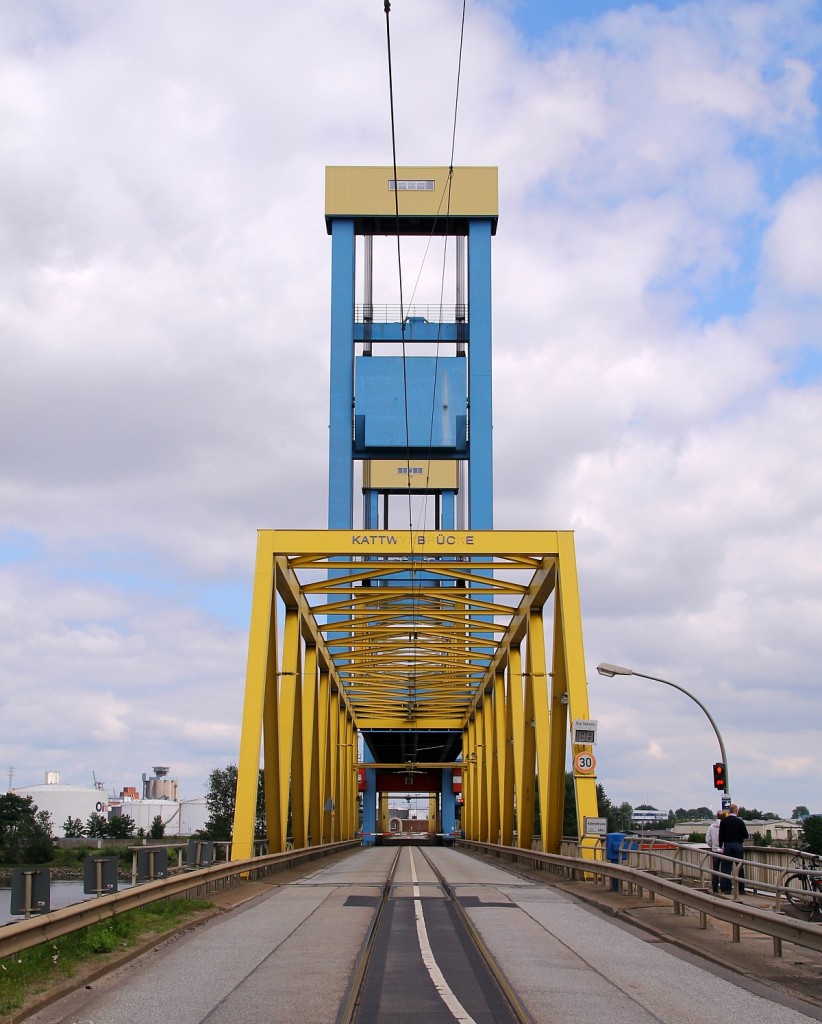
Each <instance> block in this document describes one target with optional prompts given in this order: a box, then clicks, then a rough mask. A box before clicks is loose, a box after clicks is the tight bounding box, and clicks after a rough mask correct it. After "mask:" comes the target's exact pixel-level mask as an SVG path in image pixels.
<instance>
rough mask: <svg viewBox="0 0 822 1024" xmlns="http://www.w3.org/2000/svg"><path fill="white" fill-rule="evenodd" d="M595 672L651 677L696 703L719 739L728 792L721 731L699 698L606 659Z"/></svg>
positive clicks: (656, 679)
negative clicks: (609, 662)
mask: <svg viewBox="0 0 822 1024" xmlns="http://www.w3.org/2000/svg"><path fill="white" fill-rule="evenodd" d="M597 672H599V674H600V675H601V676H608V677H609V678H612V677H613V676H639V678H640V679H653V681H654V682H655V683H664V684H665V685H666V686H673V688H674V689H675V690H679V692H680V693H684V694H685V696H686V697H690V698H691V700H692V701H693V702H694V704H698V705H699V706H700V707H701V708H702V710H703V711H704V712H705V717H706V718H707V719H708V721H709V722H710V723H711V725H712V726H713V730H714V732H715V733H716V738H717V739H718V740H719V751H720V755H721V758H722V763H723V764H724V765H725V790H724V791H725V793H726V794H727V793H729V792H730V790H729V788H728V755H727V754H726V753H725V744H724V743H723V741H722V733H721V732H720V731H719V726H718V725H717V724H716V722H715V721H714V720H713V716H712V715H711V713H710V711H709V710H708V709H707V708H706V707H705V705H704V704H703V703H702V701H701V700H699V699H698V698H697V697H694V695H693V694H692V693H691V692H690V691H689V690H686V689H685V687H684V686H680V685H679V684H678V683H672V682H671V680H670V679H660V677H659V676H648V675H645V673H644V672H635V671H634V669H632V668H623V667H622V665H609V664H608V662H607V661H603V662H602V664H601V665H597Z"/></svg>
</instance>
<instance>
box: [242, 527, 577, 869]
mask: <svg viewBox="0 0 822 1024" xmlns="http://www.w3.org/2000/svg"><path fill="white" fill-rule="evenodd" d="M549 613H550V614H552V628H551V631H550V633H549V636H550V637H551V639H552V648H551V667H550V669H549V667H548V659H547V656H546V647H545V632H546V631H545V626H544V617H545V616H546V615H547V614H549ZM588 717H589V710H588V691H587V683H586V678H585V661H584V655H583V648H582V627H581V621H580V609H579V594H578V587H577V576H576V561H575V555H574V543H573V535H572V534H571V533H569V532H562V531H551V532H549V531H523V532H497V531H476V532H470V531H460V532H453V531H446V532H423V533H414V532H394V531H371V532H367V533H364V532H358V531H343V530H323V531H297V530H283V531H273V530H262V531H260V533H259V536H258V544H257V564H256V571H255V581H254V593H253V601H252V611H251V630H250V637H249V650H248V670H247V675H246V689H245V702H244V709H243V720H242V734H241V743H240V757H239V765H238V781H237V802H236V810H235V818H234V842H233V847H232V857H233V858H234V859H242V858H245V857H248V856H251V852H252V849H253V841H254V824H255V809H256V792H257V772H258V767H259V763H260V748H261V742H262V749H263V759H264V767H265V798H266V834H267V837H268V840H269V848H270V849H271V850H272V851H276V850H283V849H285V847H286V842H287V841H288V839H289V838H290V839H291V840H292V841H293V843H294V845H295V846H296V847H302V846H306V845H309V844H317V843H321V842H328V841H331V840H341V839H347V838H351V837H352V836H353V835H354V834H355V832H356V829H357V788H356V768H357V762H358V758H357V732H358V730H387V729H393V730H396V729H413V730H418V729H431V730H454V731H456V732H459V731H460V730H461V731H462V735H463V752H462V760H463V767H462V771H463V775H462V778H463V797H464V810H463V828H464V830H465V832H466V834H467V836H468V837H469V838H474V839H479V840H484V841H487V842H501V843H503V844H506V845H510V844H516V845H518V846H521V847H530V846H531V843H532V839H533V834H534V813H535V798H536V793H537V791H538V793H539V801H538V809H539V812H540V819H541V823H542V827H541V837H542V838H541V845H542V848H543V849H544V850H547V851H557V850H558V849H559V842H560V838H561V835H562V817H563V802H564V781H565V765H566V754H567V737H568V734H569V728H568V726H569V718H570V719H571V720H573V719H587V718H588ZM586 750H587V751H590V747H585V746H576V747H574V753H580V752H583V751H586ZM574 782H575V791H576V804H577V818H578V826H579V829H580V835H582V834H583V823H584V819H585V818H586V817H596V815H597V804H596V792H595V790H596V782H595V777H594V775H593V774H588V775H581V774H575V778H574ZM289 808H290V814H289ZM515 820H516V825H515Z"/></svg>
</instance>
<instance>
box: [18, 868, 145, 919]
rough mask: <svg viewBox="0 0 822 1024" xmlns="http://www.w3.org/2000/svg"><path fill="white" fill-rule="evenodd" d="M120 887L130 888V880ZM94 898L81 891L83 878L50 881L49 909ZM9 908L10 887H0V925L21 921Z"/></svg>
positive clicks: (120, 883)
mask: <svg viewBox="0 0 822 1024" xmlns="http://www.w3.org/2000/svg"><path fill="white" fill-rule="evenodd" d="M119 888H120V889H129V888H131V883H130V882H124V881H122V880H121V881H120V882H119ZM93 899H96V897H95V896H87V895H86V894H85V893H84V892H83V880H82V879H79V878H78V879H74V880H72V881H70V882H52V883H51V909H52V910H59V909H60V908H61V907H68V906H70V905H71V904H72V903H83V902H84V901H85V900H93ZM10 908H11V889H7V888H4V887H0V925H3V924H9V923H10V922H12V921H22V920H24V918H22V917H12V916H11V914H10V913H9V910H10Z"/></svg>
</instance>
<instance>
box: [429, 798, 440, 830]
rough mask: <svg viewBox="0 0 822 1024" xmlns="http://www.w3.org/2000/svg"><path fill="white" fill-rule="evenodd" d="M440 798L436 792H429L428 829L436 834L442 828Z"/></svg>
mask: <svg viewBox="0 0 822 1024" xmlns="http://www.w3.org/2000/svg"><path fill="white" fill-rule="evenodd" d="M439 806H440V805H439V799H438V798H437V796H436V794H434V793H429V794H428V831H429V832H432V833H433V834H434V835H436V834H437V833H438V832H441V831H442V829H441V828H440V815H439Z"/></svg>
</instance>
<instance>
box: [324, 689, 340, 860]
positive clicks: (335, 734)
mask: <svg viewBox="0 0 822 1024" xmlns="http://www.w3.org/2000/svg"><path fill="white" fill-rule="evenodd" d="M339 732H340V695H339V694H338V693H337V691H336V690H332V691H331V697H330V700H329V706H328V764H329V780H328V781H329V785H328V797H327V800H328V801H330V807H329V810H328V811H326V813H325V820H326V823H327V828H328V841H329V842H330V843H334V842H336V837H337V802H338V800H339V793H338V791H337V765H338V760H339V759H338V743H339Z"/></svg>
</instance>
